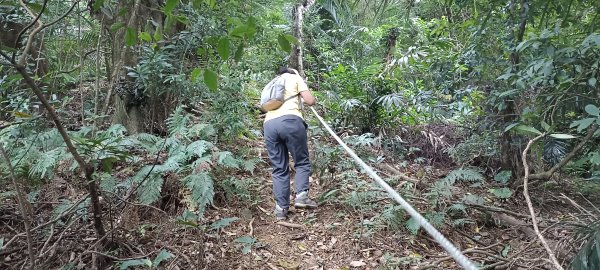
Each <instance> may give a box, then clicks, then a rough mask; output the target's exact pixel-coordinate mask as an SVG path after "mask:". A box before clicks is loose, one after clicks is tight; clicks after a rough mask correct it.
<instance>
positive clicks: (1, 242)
mask: <svg viewBox="0 0 600 270" xmlns="http://www.w3.org/2000/svg"><path fill="white" fill-rule="evenodd" d="M2 247H4V237H1V238H0V248H2Z"/></svg>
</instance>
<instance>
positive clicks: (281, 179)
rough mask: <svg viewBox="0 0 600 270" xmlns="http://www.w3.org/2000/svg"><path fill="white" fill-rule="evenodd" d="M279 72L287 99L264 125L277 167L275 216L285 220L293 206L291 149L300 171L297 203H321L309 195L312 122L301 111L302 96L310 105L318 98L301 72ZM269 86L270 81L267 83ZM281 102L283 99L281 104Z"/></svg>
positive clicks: (269, 114) (268, 114)
mask: <svg viewBox="0 0 600 270" xmlns="http://www.w3.org/2000/svg"><path fill="white" fill-rule="evenodd" d="M277 75H278V77H277V78H276V79H281V80H280V82H281V85H282V87H281V90H280V91H281V92H283V100H282V101H280V102H279V103H280V105H279V104H278V106H279V107H277V108H276V109H273V110H267V112H266V115H265V120H264V125H263V127H264V137H265V144H266V147H267V152H268V154H269V159H270V160H271V166H272V167H273V174H272V179H273V195H274V197H275V202H276V205H275V216H276V218H277V220H284V219H286V217H287V213H288V210H289V207H290V168H289V156H288V152H289V153H290V154H291V156H292V159H293V160H294V170H295V172H296V173H295V181H294V187H295V193H296V197H295V200H294V207H296V208H316V207H317V203H316V202H315V201H313V200H311V199H310V198H309V197H308V191H309V183H308V178H309V176H310V174H311V164H310V160H309V157H308V145H307V132H306V130H307V127H308V125H307V124H306V122H304V118H303V116H302V112H301V111H300V108H301V102H302V100H303V101H304V104H306V105H310V106H312V105H314V104H315V102H316V100H315V98H314V97H313V95H312V94H311V92H310V90H309V89H308V86H307V85H306V83H305V82H304V80H303V79H302V77H301V76H300V75H298V71H296V70H294V69H291V68H286V67H281V68H280V69H279V70H278V71H277ZM276 79H274V80H273V81H275V80H276ZM273 81H272V82H273ZM269 86H270V85H267V87H269ZM283 86H285V87H283ZM263 91H264V90H263ZM281 102H283V103H282V104H281Z"/></svg>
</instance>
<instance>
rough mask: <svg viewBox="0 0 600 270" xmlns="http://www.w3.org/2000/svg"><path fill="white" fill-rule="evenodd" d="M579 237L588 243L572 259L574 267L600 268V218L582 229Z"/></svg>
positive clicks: (583, 268) (578, 233)
mask: <svg viewBox="0 0 600 270" xmlns="http://www.w3.org/2000/svg"><path fill="white" fill-rule="evenodd" d="M577 238H578V239H584V240H585V241H586V243H585V245H584V246H583V247H582V248H581V249H580V250H579V251H578V252H577V254H576V255H575V257H573V259H572V260H571V267H572V269H578V270H595V269H600V220H597V221H595V222H593V223H592V224H590V225H588V226H585V227H583V228H582V229H580V230H579V231H578V232H577Z"/></svg>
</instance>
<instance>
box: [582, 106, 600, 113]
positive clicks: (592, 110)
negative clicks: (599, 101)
mask: <svg viewBox="0 0 600 270" xmlns="http://www.w3.org/2000/svg"><path fill="white" fill-rule="evenodd" d="M585 112H587V113H588V114H589V115H591V116H600V110H598V107H596V105H593V104H588V105H586V106H585Z"/></svg>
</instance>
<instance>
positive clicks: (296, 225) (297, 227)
mask: <svg viewBox="0 0 600 270" xmlns="http://www.w3.org/2000/svg"><path fill="white" fill-rule="evenodd" d="M275 224H277V225H281V226H284V227H288V228H296V229H302V228H304V226H302V225H300V224H296V223H290V222H285V221H278V222H277V223H275Z"/></svg>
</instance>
